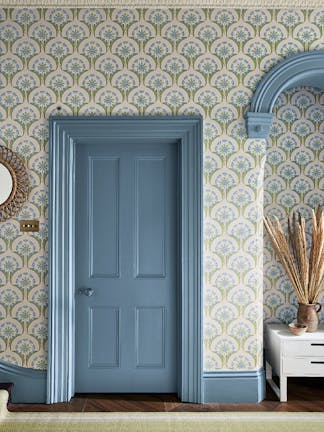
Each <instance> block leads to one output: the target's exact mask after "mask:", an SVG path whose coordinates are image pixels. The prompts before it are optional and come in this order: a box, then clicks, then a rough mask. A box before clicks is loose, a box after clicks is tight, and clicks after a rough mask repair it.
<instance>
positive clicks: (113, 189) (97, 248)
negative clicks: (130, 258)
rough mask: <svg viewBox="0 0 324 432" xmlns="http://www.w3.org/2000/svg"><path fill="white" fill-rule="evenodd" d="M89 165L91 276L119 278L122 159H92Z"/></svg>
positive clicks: (90, 158)
mask: <svg viewBox="0 0 324 432" xmlns="http://www.w3.org/2000/svg"><path fill="white" fill-rule="evenodd" d="M88 162H89V176H88V180H89V181H88V200H89V202H88V208H89V219H88V223H89V243H90V249H89V263H90V276H91V277H92V278H103V277H118V276H119V160H118V158H104V157H89V161H88ZM103 185H104V187H103Z"/></svg>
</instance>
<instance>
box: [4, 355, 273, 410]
mask: <svg viewBox="0 0 324 432" xmlns="http://www.w3.org/2000/svg"><path fill="white" fill-rule="evenodd" d="M46 376H47V373H46V371H39V370H34V369H27V368H22V367H20V366H15V365H10V364H8V363H6V362H3V361H0V381H3V382H12V383H14V388H13V392H12V401H13V402H14V403H46ZM264 397H265V377H264V370H263V368H262V369H260V370H257V371H242V372H236V371H226V372H225V371H219V372H205V373H204V374H203V377H202V403H213V402H214V403H225V402H227V403H228V402H229V403H247V402H251V403H257V402H261V401H262V400H263V399H264Z"/></svg>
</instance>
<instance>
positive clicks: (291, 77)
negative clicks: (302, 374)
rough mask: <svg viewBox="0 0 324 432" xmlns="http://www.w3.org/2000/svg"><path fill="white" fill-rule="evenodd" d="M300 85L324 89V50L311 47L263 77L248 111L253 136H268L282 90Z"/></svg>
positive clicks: (247, 124) (280, 63) (286, 60)
mask: <svg viewBox="0 0 324 432" xmlns="http://www.w3.org/2000/svg"><path fill="white" fill-rule="evenodd" d="M299 86H310V87H315V88H319V89H320V90H322V91H324V51H309V52H304V53H300V54H297V55H294V56H293V57H289V58H287V59H285V60H282V61H281V62H279V63H278V64H277V65H276V66H274V67H273V68H272V69H271V70H270V72H268V73H267V74H266V75H265V76H264V77H263V78H262V80H261V81H260V83H259V85H258V87H257V89H256V91H255V93H254V95H253V98H252V102H251V109H250V111H249V112H248V113H247V115H246V127H247V132H248V137H249V138H267V137H268V136H269V134H270V129H271V125H272V120H273V117H274V116H273V114H272V109H273V107H274V104H275V102H276V100H277V98H278V96H279V95H280V93H282V92H284V91H286V90H288V89H290V88H293V87H299Z"/></svg>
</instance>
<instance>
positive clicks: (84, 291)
mask: <svg viewBox="0 0 324 432" xmlns="http://www.w3.org/2000/svg"><path fill="white" fill-rule="evenodd" d="M94 292H95V291H94V289H93V288H80V289H79V294H83V295H85V296H87V297H91V296H92V295H93V294H94Z"/></svg>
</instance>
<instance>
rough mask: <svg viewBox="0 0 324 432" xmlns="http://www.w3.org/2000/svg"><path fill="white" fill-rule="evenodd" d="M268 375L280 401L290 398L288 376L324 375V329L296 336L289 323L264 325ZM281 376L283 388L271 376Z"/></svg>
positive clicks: (268, 379)
mask: <svg viewBox="0 0 324 432" xmlns="http://www.w3.org/2000/svg"><path fill="white" fill-rule="evenodd" d="M265 359H266V378H267V381H268V383H269V385H270V386H271V388H272V389H273V390H274V392H275V393H276V395H277V396H278V398H279V399H280V401H281V402H287V378H288V377H292V376H295V377H324V329H323V328H319V329H318V330H317V331H316V332H314V333H305V334H304V335H303V336H295V335H293V334H292V333H291V332H290V331H289V328H288V326H287V325H286V324H266V325H265ZM273 372H274V373H275V375H278V376H279V379H280V388H279V387H278V386H277V385H276V383H275V382H274V381H273V379H272V373H273Z"/></svg>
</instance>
